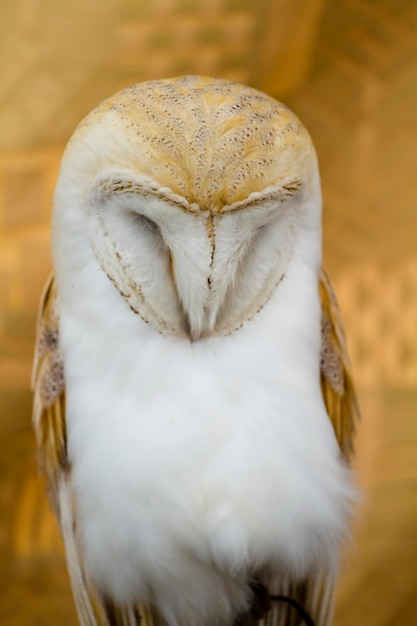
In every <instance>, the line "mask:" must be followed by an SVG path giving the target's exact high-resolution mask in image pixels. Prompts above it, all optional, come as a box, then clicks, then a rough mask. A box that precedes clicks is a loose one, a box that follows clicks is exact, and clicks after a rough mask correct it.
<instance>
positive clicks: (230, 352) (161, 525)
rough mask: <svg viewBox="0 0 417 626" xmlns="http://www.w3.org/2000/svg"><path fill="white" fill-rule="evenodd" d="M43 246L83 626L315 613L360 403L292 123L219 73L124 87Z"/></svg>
mask: <svg viewBox="0 0 417 626" xmlns="http://www.w3.org/2000/svg"><path fill="white" fill-rule="evenodd" d="M52 251H53V263H54V276H53V278H52V279H51V281H50V282H49V284H48V286H47V288H46V291H45V294H44V297H43V301H42V304H41V310H40V318H39V325H38V339H37V350H36V357H35V365H34V375H33V386H34V394H35V400H34V427H35V432H36V436H37V441H38V446H39V450H40V457H41V461H42V467H43V471H44V472H45V474H46V478H47V483H48V486H49V493H50V496H51V501H52V505H53V508H54V510H55V513H56V516H57V518H58V521H59V524H60V527H61V531H62V535H63V539H64V543H65V549H66V555H67V564H68V570H69V574H70V578H71V583H72V587H73V592H74V597H75V601H76V605H77V609H78V614H79V619H80V622H81V624H82V625H83V626H98V625H100V626H105V625H107V626H115V625H118V626H134V625H138V624H141V626H241V625H247V624H257V623H258V624H264V625H268V626H272V625H278V624H280V625H284V624H285V625H289V624H291V625H296V624H302V623H304V622H303V619H304V620H307V622H306V623H315V624H316V625H317V626H325V625H328V624H330V621H331V614H332V603H333V591H334V586H335V580H336V575H337V563H338V554H339V547H340V543H341V541H342V539H343V537H344V536H345V534H346V530H347V524H348V522H347V520H348V519H349V516H350V514H351V509H352V503H353V501H354V499H355V489H354V487H353V486H352V479H351V475H350V469H349V460H350V457H351V451H352V434H353V430H354V423H355V419H356V413H357V407H356V400H355V394H354V389H353V383H352V379H351V373H350V365H349V360H348V357H347V353H346V346H345V339H344V334H343V330H342V327H341V322H340V317H339V313H338V308H337V304H336V300H335V297H334V295H333V292H332V288H331V285H330V282H329V280H328V278H327V275H326V274H325V273H324V271H323V270H322V269H321V197H320V182H319V173H318V166H317V160H316V156H315V151H314V147H313V144H312V141H311V139H310V137H309V135H308V133H307V131H306V130H305V129H304V127H303V126H302V124H301V123H300V121H299V120H298V119H297V118H296V116H295V115H293V114H292V113H291V112H290V111H289V110H288V109H287V108H286V107H285V106H284V105H282V104H280V103H279V102H277V101H276V100H274V99H273V98H271V97H269V96H267V95H266V94H264V93H261V92H260V91H257V90H254V89H252V88H248V87H245V86H242V85H238V84H235V83H233V82H229V81H226V80H219V79H211V78H207V77H193V76H187V77H180V78H175V79H167V80H158V81H151V82H146V83H142V84H137V85H134V86H132V87H130V88H128V89H125V90H123V91H121V92H120V93H118V94H116V95H115V96H114V97H111V98H109V99H108V100H106V101H104V102H103V103H102V104H101V105H99V106H98V108H96V109H95V110H93V111H92V113H90V114H89V115H88V116H87V117H86V119H85V120H84V121H82V122H81V124H80V125H79V126H78V128H77V130H76V131H75V133H74V135H73V137H72V138H71V140H70V142H69V144H68V146H67V148H66V151H65V154H64V156H63V160H62V164H61V169H60V174H59V179H58V183H57V186H56V191H55V197H54V208H53V223H52ZM303 615H304V617H303ZM309 620H310V621H309Z"/></svg>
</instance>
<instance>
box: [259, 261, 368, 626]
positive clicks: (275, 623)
mask: <svg viewBox="0 0 417 626" xmlns="http://www.w3.org/2000/svg"><path fill="white" fill-rule="evenodd" d="M319 289H320V299H321V358H320V384H321V390H322V395H323V400H324V404H325V407H326V410H327V414H328V416H329V419H330V421H331V423H332V426H333V429H334V432H335V435H336V439H337V441H338V444H339V447H340V451H341V455H342V458H343V459H344V460H345V461H346V463H348V464H349V462H350V460H351V457H352V453H353V437H354V433H355V426H356V422H357V420H358V419H359V407H358V402H357V399H356V394H355V389H354V385H353V380H352V371H351V365H350V359H349V355H348V352H347V347H346V339H345V333H344V330H343V325H342V320H341V315H340V311H339V307H338V304H337V300H336V296H335V293H334V291H333V288H332V285H331V283H330V279H329V277H328V275H327V273H326V272H325V270H324V269H322V271H321V274H320V284H319ZM335 586H336V579H335V577H334V576H332V575H327V576H326V575H324V574H316V575H315V576H314V578H313V577H312V578H309V579H307V580H305V581H303V582H301V583H297V584H294V583H290V582H288V583H283V584H282V586H281V588H279V589H278V590H277V593H278V594H279V595H283V596H287V597H289V598H292V599H293V600H296V602H298V604H299V605H301V606H302V607H304V608H305V609H306V610H307V612H308V614H309V615H310V616H311V618H312V619H313V622H314V625H315V626H330V624H331V621H332V615H333V604H334V591H335ZM261 624H264V625H265V626H304V624H306V622H305V621H304V620H303V618H302V617H301V615H300V614H297V612H296V610H295V609H294V608H291V607H290V606H289V605H287V604H284V603H282V602H272V609H271V611H270V612H269V613H268V614H267V616H266V618H265V620H264V622H261Z"/></svg>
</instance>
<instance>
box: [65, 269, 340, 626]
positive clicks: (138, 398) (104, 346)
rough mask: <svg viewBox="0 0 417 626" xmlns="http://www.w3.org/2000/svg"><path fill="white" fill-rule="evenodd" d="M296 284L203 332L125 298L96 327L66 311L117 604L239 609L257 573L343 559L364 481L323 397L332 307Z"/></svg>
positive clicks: (104, 553) (98, 553)
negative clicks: (355, 496) (345, 452)
mask: <svg viewBox="0 0 417 626" xmlns="http://www.w3.org/2000/svg"><path fill="white" fill-rule="evenodd" d="M307 278H308V277H307V276H303V275H300V276H299V282H298V284H300V281H302V280H303V279H305V280H306V279H307ZM292 291H293V290H292V288H291V284H286V285H285V283H283V288H282V289H281V290H280V292H279V294H278V293H277V294H276V295H274V296H273V297H272V298H271V301H270V302H269V303H268V305H267V306H266V307H265V308H264V309H263V310H262V311H261V312H260V313H259V315H258V316H256V318H254V319H253V320H252V321H251V322H249V323H248V324H247V325H245V326H244V327H243V328H242V329H241V330H239V331H238V332H236V333H234V334H232V335H230V336H229V337H222V338H215V339H207V340H204V341H200V342H195V343H192V342H187V341H182V340H176V339H175V338H168V337H163V336H161V335H159V334H157V333H155V332H154V331H153V330H152V328H149V327H148V326H146V325H145V324H143V323H142V322H141V320H139V319H138V318H137V317H136V316H132V315H131V314H130V311H129V310H126V308H125V307H124V306H123V307H120V310H116V312H115V315H112V316H111V319H109V316H106V315H104V314H103V315H102V317H101V319H100V320H96V321H95V323H94V324H92V321H91V318H90V319H89V321H88V323H87V322H85V321H83V320H82V319H81V318H79V319H77V316H76V315H75V316H74V315H73V314H72V315H66V314H65V311H63V314H62V320H61V326H62V338H63V350H64V356H65V368H66V379H67V398H68V401H67V421H68V442H69V454H70V458H71V465H72V478H71V479H72V485H73V490H74V493H75V504H76V510H77V532H78V538H79V542H80V546H81V549H82V552H83V559H84V562H85V565H86V568H87V571H88V573H89V575H90V576H91V578H92V579H93V580H94V582H95V583H96V584H97V585H98V587H99V588H100V589H101V590H103V591H105V592H106V593H108V594H110V595H111V596H113V597H114V598H115V599H116V600H118V601H123V602H127V601H133V600H135V599H136V600H137V599H150V600H152V601H153V602H155V603H157V602H162V605H163V606H162V610H165V614H166V615H169V614H170V612H172V615H176V614H177V613H178V611H179V610H180V609H179V608H178V607H176V605H175V602H176V601H175V597H181V598H182V600H181V602H182V603H183V606H188V609H187V610H189V616H192V614H193V610H195V612H196V613H195V615H197V614H201V606H202V605H204V606H207V607H208V606H211V605H212V606H218V607H223V608H222V609H220V608H219V611H220V610H221V611H225V612H226V613H227V611H232V608H233V607H235V608H236V607H239V606H244V605H245V602H247V589H246V585H245V582H246V579H247V577H248V576H250V575H251V574H252V573H253V572H255V571H258V570H262V569H263V568H267V567H268V568H271V567H272V568H274V567H275V568H278V569H283V570H284V571H287V572H289V573H291V574H292V575H294V576H302V575H305V574H306V573H307V572H308V571H309V570H311V568H313V567H315V566H317V564H318V562H320V564H323V563H328V564H329V566H330V565H331V562H332V559H333V558H334V554H337V545H338V542H339V541H340V536H341V534H343V532H344V530H345V518H346V512H347V509H348V506H349V499H350V497H351V491H350V489H351V488H350V484H349V479H348V476H347V473H346V470H345V468H344V467H343V465H342V463H341V462H340V460H339V452H338V447H337V444H336V441H335V438H334V435H333V431H332V428H331V426H330V423H329V420H328V418H327V415H326V413H325V410H324V406H323V402H322V399H321V395H320V388H319V382H318V381H319V376H318V367H319V365H318V363H319V350H320V324H319V322H320V308H319V305H318V302H314V301H312V302H309V303H307V302H305V301H303V297H304V298H305V297H307V296H306V295H305V296H303V295H302V294H301V295H300V294H299V293H298V292H296V293H293V292H292ZM312 293H314V291H313V290H307V291H306V294H307V295H308V294H310V296H311V294H312ZM297 294H298V295H297ZM297 299H298V301H297ZM300 300H301V301H300ZM283 302H284V303H285V305H284V304H283ZM307 310H308V316H306V315H305V311H307ZM94 314H95V315H98V311H97V309H95V313H94ZM83 319H84V320H85V319H86V318H85V316H84V318H83ZM115 324H116V325H117V328H118V331H117V333H115V331H114V328H115ZM74 336H76V341H74V340H73V339H74ZM167 588H169V589H170V590H172V593H170V594H164V590H165V589H167ZM184 590H186V591H184ZM177 592H178V593H177ZM184 594H185V596H186V597H185V598H184ZM167 595H168V596H169V597H170V598H171V602H172V606H171V605H167V606H166V607H165V609H164V602H165V603H166V602H167ZM193 607H194V609H193ZM181 610H183V609H181ZM194 617H195V616H194ZM194 617H193V619H194ZM195 619H197V617H195ZM173 623H174V622H173ZM196 623H198V621H196Z"/></svg>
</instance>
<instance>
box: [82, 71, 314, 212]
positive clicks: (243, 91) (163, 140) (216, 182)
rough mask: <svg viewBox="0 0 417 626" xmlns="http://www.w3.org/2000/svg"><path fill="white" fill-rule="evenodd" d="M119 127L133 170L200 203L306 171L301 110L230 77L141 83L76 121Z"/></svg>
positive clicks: (216, 203)
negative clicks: (291, 109) (298, 113)
mask: <svg viewBox="0 0 417 626" xmlns="http://www.w3.org/2000/svg"><path fill="white" fill-rule="evenodd" d="M95 125H100V127H101V131H102V132H103V134H104V133H105V132H106V127H109V126H112V127H113V128H114V127H115V126H116V127H117V129H118V131H119V132H120V133H121V135H120V141H119V150H120V142H121V143H122V144H123V145H124V146H125V149H126V153H127V154H128V158H127V159H126V161H127V160H128V161H129V162H128V163H127V162H125V163H123V165H128V166H129V167H132V168H134V170H135V171H136V172H139V173H141V174H143V175H144V176H146V177H149V178H150V179H152V180H154V181H155V182H156V183H157V184H159V185H161V186H163V187H168V188H170V189H171V190H172V191H173V192H174V193H175V194H177V195H179V196H182V197H184V198H185V199H186V200H187V201H188V202H190V203H195V204H198V205H199V206H200V207H205V208H209V209H211V210H219V211H221V210H222V208H223V207H224V206H226V205H231V204H233V203H236V202H239V201H243V200H245V199H246V198H247V197H248V196H249V195H250V194H252V193H254V192H258V191H263V190H264V189H266V188H268V187H270V186H275V185H279V184H280V182H282V181H286V180H288V179H291V178H298V179H300V178H302V172H301V171H300V170H301V169H302V168H303V163H304V162H305V153H306V152H309V146H310V144H311V141H310V138H309V136H308V133H307V132H306V130H305V129H304V127H303V126H302V124H301V123H300V122H299V120H298V119H297V117H296V116H295V115H294V114H293V113H292V112H291V111H289V110H288V109H287V108H286V107H285V106H284V105H283V104H281V103H280V102H277V101H276V100H274V99H273V98H271V97H269V96H267V95H266V94H264V93H262V92H259V91H257V90H255V89H251V88H249V87H244V86H243V85H238V84H236V83H232V82H230V81H226V80H219V79H212V78H205V77H194V76H190V77H181V78H177V79H167V80H159V81H150V82H147V83H139V84H137V85H133V86H132V87H129V88H128V89H125V90H123V91H121V92H119V93H118V94H116V95H115V96H113V97H112V98H109V99H108V100H105V101H104V102H103V103H102V104H101V105H99V106H98V107H97V108H96V109H95V110H94V111H93V112H92V113H91V114H90V115H89V116H88V117H87V118H86V119H85V120H84V122H83V123H82V124H81V125H80V126H79V128H78V130H77V133H83V132H85V131H87V130H88V128H91V126H95Z"/></svg>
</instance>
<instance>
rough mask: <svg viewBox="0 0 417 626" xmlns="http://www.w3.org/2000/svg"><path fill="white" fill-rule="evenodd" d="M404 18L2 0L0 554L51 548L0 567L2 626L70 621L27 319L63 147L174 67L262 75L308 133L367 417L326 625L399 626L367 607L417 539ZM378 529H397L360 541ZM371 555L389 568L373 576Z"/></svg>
mask: <svg viewBox="0 0 417 626" xmlns="http://www.w3.org/2000/svg"><path fill="white" fill-rule="evenodd" d="M416 30H417V5H416V4H415V3H414V2H412V0H378V2H373V1H371V0H340V1H338V2H337V3H333V2H330V1H326V2H324V1H322V0H315V1H314V2H311V1H309V0H275V1H274V0H261V1H260V2H259V3H254V2H251V1H250V0H241V1H239V0H200V1H198V0H155V1H154V2H153V3H150V2H140V1H138V0H89V2H84V3H82V2H74V3H56V2H53V1H52V0H49V1H48V0H43V1H42V2H40V1H38V0H19V1H18V2H16V1H15V0H3V2H2V3H1V7H0V39H1V41H2V52H3V54H2V55H1V57H0V64H1V66H0V74H1V76H2V80H1V86H0V87H1V92H0V427H1V430H0V433H1V443H0V472H1V476H2V480H1V483H0V506H1V507H3V510H6V511H9V512H10V515H8V516H7V518H4V519H3V518H0V548H1V550H2V552H3V553H4V555H6V556H5V557H4V558H3V557H2V559H0V560H1V563H2V566H3V567H6V565H7V564H8V563H12V564H14V563H15V561H14V558H15V556H16V555H18V556H19V558H20V559H23V562H25V563H29V561H28V560H27V559H29V557H30V558H32V559H33V558H34V557H35V556H38V557H39V556H40V557H42V556H47V557H48V558H50V557H51V555H56V558H57V561H56V563H55V562H54V563H53V564H52V565H51V564H50V562H49V561H48V563H49V565H48V566H47V565H46V562H45V563H44V562H43V561H36V567H35V566H34V569H30V567H29V565H28V566H27V567H28V569H27V570H24V571H23V573H22V570H21V569H19V573H18V574H16V572H14V575H15V578H14V579H13V577H11V578H10V580H11V581H12V582H9V583H7V584H6V583H5V578H6V574H4V573H3V570H2V569H1V568H0V582H2V580H1V577H2V576H3V582H4V583H5V584H4V585H3V591H0V615H3V614H4V615H5V616H7V621H6V622H5V623H8V624H19V626H22V624H34V623H64V619H66V620H67V623H71V624H73V623H75V622H74V615H73V613H71V611H72V610H73V609H72V608H71V607H72V604H71V600H70V598H69V592H68V583H67V581H66V578H65V574H63V569H62V561H61V558H62V553H61V546H60V540H59V537H58V535H57V531H56V527H55V525H54V522H53V520H52V518H51V516H50V513H49V511H48V509H47V507H46V505H45V500H44V497H43V495H42V490H41V488H40V486H39V484H38V482H37V480H36V478H35V477H34V476H35V473H34V472H35V470H34V467H35V461H34V456H35V454H34V449H33V438H32V435H31V433H30V427H29V420H30V403H31V397H30V392H29V379H30V369H31V357H32V348H33V337H34V323H35V317H36V309H37V303H38V299H39V294H40V293H41V290H42V285H43V283H44V280H45V278H46V277H47V275H48V273H49V271H50V253H49V220H50V210H51V201H52V194H53V188H54V184H55V181H56V176H57V172H58V168H59V160H60V156H61V154H62V150H63V147H64V144H65V142H66V140H67V138H68V136H69V134H70V133H71V131H72V130H73V128H74V127H75V125H76V124H77V122H78V121H79V120H80V119H81V118H82V117H83V115H84V114H86V113H87V112H88V111H89V110H90V109H91V108H92V107H93V106H95V104H97V102H98V101H100V100H101V99H102V98H104V97H105V96H106V95H109V94H111V93H113V92H114V91H116V90H117V89H119V88H121V87H124V86H125V85H127V84H130V83H132V82H135V81H137V80H145V79H148V78H153V77H158V76H162V75H165V76H168V75H175V74H178V73H183V72H184V73H187V72H195V73H197V72H198V73H208V74H216V75H219V76H225V77H228V78H232V79H234V80H239V81H242V82H246V83H249V84H253V85H256V86H259V87H261V88H263V89H264V90H266V91H269V92H270V93H271V94H273V95H275V96H277V97H279V98H283V99H284V100H285V101H286V102H287V103H288V104H289V105H290V106H291V108H293V110H294V111H295V112H296V113H297V114H298V115H299V116H300V117H301V119H302V120H303V121H304V123H305V124H306V126H307V127H308V128H309V130H310V132H311V134H312V136H313V139H314V141H315V144H316V147H317V151H318V154H319V160H320V164H321V170H322V178H323V193H324V204H325V212H324V250H325V261H326V265H327V266H328V268H329V269H330V271H331V275H332V277H333V279H334V283H335V285H336V289H337V292H338V295H339V300H340V303H341V308H342V312H343V315H344V319H345V325H346V329H347V333H348V338H349V344H350V349H351V354H352V360H353V364H354V370H355V374H356V379H357V383H358V386H359V390H360V394H361V399H362V405H363V412H364V414H365V415H366V420H364V425H363V428H362V431H361V432H362V436H361V437H360V438H359V441H358V456H359V466H360V467H361V469H362V471H363V476H364V478H363V482H364V484H365V487H366V489H368V490H369V493H370V494H371V495H370V500H371V502H373V504H374V514H372V513H369V515H368V517H366V516H365V520H367V521H365V522H364V523H363V524H362V526H360V527H358V530H357V537H358V542H359V550H360V553H361V554H364V555H366V559H365V561H363V562H362V565H358V566H357V567H356V569H355V567H353V568H352V570H351V571H352V573H351V575H350V574H349V575H348V576H347V578H345V579H344V580H345V582H344V583H342V592H341V596H340V598H341V599H340V607H342V608H343V615H342V612H341V611H342V609H340V611H339V613H338V622H337V623H338V624H340V625H342V624H343V625H344V624H346V625H348V624H353V623H358V624H359V623H365V621H366V623H367V624H369V625H370V626H372V625H373V624H375V625H376V624H386V625H388V624H391V623H392V624H394V623H395V624H400V623H411V621H410V620H409V619H406V618H405V617H404V615H405V614H401V615H403V617H402V618H401V619H400V618H399V617H398V615H400V613H399V612H398V611H399V610H400V609H399V608H398V606H399V605H398V606H397V608H395V611H394V608H393V609H392V611H391V614H392V615H394V614H395V615H397V617H398V620H399V621H398V620H397V621H393V622H390V621H388V618H387V617H386V615H387V613H386V611H385V615H380V613H379V612H378V610H377V609H376V608H375V607H376V605H378V606H379V604H380V603H379V598H380V596H381V593H382V591H381V590H384V591H385V596H386V597H388V596H389V593H388V591H389V590H391V591H392V589H393V588H394V587H395V581H394V580H393V571H394V572H395V580H397V581H401V590H399V591H398V593H392V594H391V595H392V598H393V602H394V600H395V602H397V603H399V602H400V599H401V598H402V597H405V596H406V594H407V593H408V592H407V589H409V588H410V589H411V587H410V585H411V583H410V580H412V578H411V577H410V576H408V578H405V576H406V574H403V575H402V576H401V575H400V574H399V573H398V572H399V571H400V570H401V573H404V572H407V563H408V567H409V564H410V557H409V553H410V547H409V546H410V545H412V541H415V530H414V531H413V530H412V528H414V529H415V519H416V514H415V511H414V509H412V505H411V504H407V505H405V504H404V502H405V499H401V500H398V498H400V496H401V498H402V497H403V495H402V494H406V493H409V492H407V489H409V488H410V485H416V484H417V477H416V472H415V471H414V470H412V469H410V468H412V467H414V465H415V450H416V444H417V442H416V437H415V428H414V429H413V423H415V422H414V420H415V404H416V397H417V234H416V233H417V212H416V207H417V151H416V150H415V137H416V131H417V83H416V78H415V77H416V75H417V37H416ZM392 442H397V443H398V447H393V444H392ZM403 442H406V445H405V444H404V445H402V444H403ZM400 444H401V445H400ZM394 450H396V451H397V452H396V453H395V455H394ZM9 451H12V453H13V460H12V461H11V460H10V459H11V457H9V456H8V455H7V454H5V453H6V452H9ZM381 485H383V486H384V491H382V487H381ZM387 493H388V500H387V498H386V494H387ZM404 498H405V495H404ZM387 502H388V504H387ZM408 502H409V501H408ZM397 504H398V507H399V508H395V507H397ZM390 506H391V507H392V510H393V511H394V510H395V511H396V513H395V515H392V516H391V517H390V516H389V511H390V510H391V509H390V508H389V507H390ZM381 520H387V521H386V524H385V526H381V525H382V521H381ZM375 529H379V530H378V531H376V530H375ZM378 532H379V535H378ZM381 536H384V537H385V541H386V542H388V541H389V540H390V538H392V537H394V536H395V537H398V543H397V542H394V543H383V542H382V540H381V541H380V542H379V543H378V542H377V540H376V539H375V542H373V539H374V537H381ZM401 538H404V540H401ZM401 541H402V543H401ZM382 545H383V546H384V547H383V548H381V546H382ZM407 558H408V561H407ZM25 559H26V560H25ZM396 559H397V560H396ZM397 562H398V563H399V565H398V570H394V569H393V568H394V564H395V563H397ZM19 563H20V564H19V565H18V566H16V567H18V568H21V567H23V566H22V565H21V562H19ZM42 563H43V565H42ZM363 563H365V565H364V564H363ZM4 564H6V565H4ZM13 567H14V565H13ZM384 567H386V579H384V582H381V580H380V579H378V580H379V583H378V585H379V586H377V587H375V585H376V583H375V585H374V587H373V586H372V585H373V584H374V583H373V581H374V580H376V579H377V572H379V571H385V570H384ZM48 568H49V569H48ZM389 570H390V571H389ZM4 571H6V570H4ZM7 572H8V573H7V577H9V570H7ZM16 580H18V581H19V582H18V583H17V582H16ZM13 581H14V582H13ZM52 581H53V585H52ZM49 585H52V586H51V589H53V593H52V592H51V593H50V595H48V589H49ZM362 585H363V587H362ZM398 585H400V583H399V582H398ZM0 587H1V585H0ZM362 588H363V589H368V590H369V593H368V592H366V591H362V592H361V591H360V590H361V589H362ZM361 593H362V595H361ZM367 593H368V595H366V594H367ZM352 597H353V598H358V597H361V598H362V601H363V602H364V603H365V604H364V605H360V603H359V604H358V603H355V602H351V599H352ZM390 597H391V596H390ZM407 597H408V596H407ZM366 602H369V604H366ZM24 606H27V610H26V609H24V608H23V607H24ZM19 607H21V608H19ZM364 607H365V608H364ZM364 615H366V619H365V618H364ZM49 618H50V621H48V619H49ZM44 619H45V620H46V621H43V620H44ZM396 619H397V618H396ZM36 620H38V621H36ZM349 620H350V621H349ZM0 621H2V620H0ZM3 621H4V619H3Z"/></svg>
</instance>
